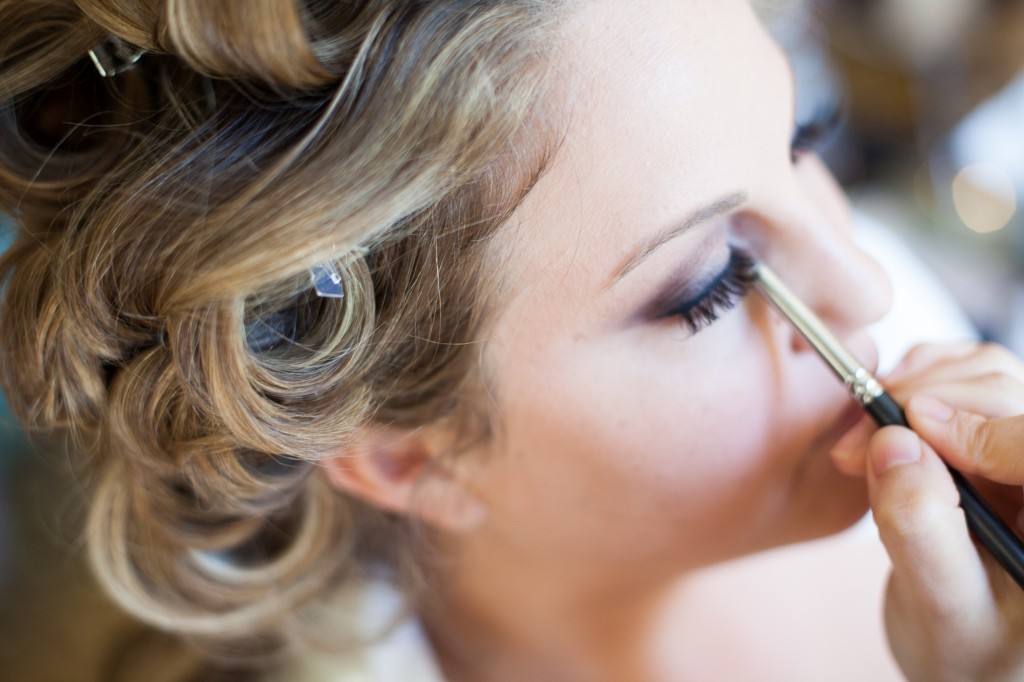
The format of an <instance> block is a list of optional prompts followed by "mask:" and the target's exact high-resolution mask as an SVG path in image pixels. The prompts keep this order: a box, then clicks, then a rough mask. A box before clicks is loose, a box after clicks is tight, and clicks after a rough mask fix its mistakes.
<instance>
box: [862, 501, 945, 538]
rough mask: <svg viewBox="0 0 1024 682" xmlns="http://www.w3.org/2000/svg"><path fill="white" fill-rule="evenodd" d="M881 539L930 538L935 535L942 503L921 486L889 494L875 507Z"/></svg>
mask: <svg viewBox="0 0 1024 682" xmlns="http://www.w3.org/2000/svg"><path fill="white" fill-rule="evenodd" d="M873 514H874V517H875V523H876V524H877V525H878V529H879V532H880V534H881V536H882V540H883V541H885V542H886V543H887V544H888V543H889V542H898V543H900V544H901V545H908V544H909V545H916V544H918V543H921V542H927V541H928V538H930V537H932V536H933V535H934V532H935V531H934V530H933V529H934V528H935V526H936V524H937V522H938V519H939V516H940V515H939V507H938V506H937V505H936V504H935V503H934V501H932V499H931V498H930V497H929V496H928V495H926V494H924V493H923V492H922V491H920V490H910V491H903V492H902V493H901V494H900V495H893V496H890V498H889V499H888V500H886V501H885V503H884V504H881V505H878V506H876V507H875V509H874V511H873Z"/></svg>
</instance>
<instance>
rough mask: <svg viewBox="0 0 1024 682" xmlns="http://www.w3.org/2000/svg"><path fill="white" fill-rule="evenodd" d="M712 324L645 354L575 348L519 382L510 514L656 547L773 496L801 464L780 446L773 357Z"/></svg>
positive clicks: (506, 461)
mask: <svg viewBox="0 0 1024 682" xmlns="http://www.w3.org/2000/svg"><path fill="white" fill-rule="evenodd" d="M717 326H718V325H716V327H717ZM712 330H715V328H711V329H709V330H706V332H704V333H702V334H705V333H706V334H707V336H706V337H705V338H704V339H702V338H701V335H698V337H695V338H694V339H692V340H691V341H692V342H687V343H686V344H681V343H680V342H679V340H678V339H679V336H680V335H675V336H667V337H666V338H665V339H664V340H663V343H664V346H663V347H659V348H657V349H654V348H646V349H645V350H646V351H647V352H640V351H637V350H636V347H635V346H633V347H631V350H623V349H617V348H614V347H607V346H605V347H592V348H577V349H575V350H576V352H574V353H571V354H569V353H566V354H564V355H562V356H561V357H560V359H559V361H557V362H555V363H552V365H550V366H547V367H544V368H541V369H540V371H537V372H536V373H535V374H532V375H520V376H518V377H517V378H516V379H511V380H510V383H509V386H508V389H509V392H508V393H507V394H505V392H504V391H503V395H505V397H506V398H507V400H506V401H505V404H506V406H507V409H506V411H505V415H504V416H505V418H504V420H503V421H504V423H505V426H506V429H507V433H506V438H507V443H508V452H506V453H505V454H504V455H503V456H502V458H503V462H502V465H501V468H502V470H503V472H502V475H501V476H500V479H501V481H500V485H501V490H500V491H498V492H497V497H498V498H500V501H498V504H499V506H500V507H502V509H503V512H504V514H503V515H504V516H506V517H507V518H509V519H514V521H512V523H514V524H516V525H518V526H520V530H523V531H527V527H531V526H533V527H532V528H530V529H529V530H528V531H527V532H530V533H534V534H535V535H534V537H535V538H536V537H537V536H536V534H537V533H540V534H541V535H544V534H547V535H552V536H557V540H554V542H555V543H557V544H559V546H560V547H561V548H562V549H564V547H565V545H566V544H578V545H586V544H587V543H589V542H591V541H596V540H597V539H598V538H605V539H607V538H609V537H610V536H614V537H615V538H616V540H615V542H616V543H618V544H616V545H615V546H616V547H617V548H618V550H619V551H621V550H622V549H623V546H624V545H623V544H622V543H627V544H628V543H631V542H636V543H639V544H642V545H644V547H643V548H640V547H633V548H631V551H633V552H641V551H648V552H649V551H652V550H653V549H655V548H657V547H662V549H663V548H664V547H666V546H672V547H676V548H677V551H678V549H679V548H682V547H684V546H689V547H693V546H694V545H695V544H697V543H706V542H708V537H709V536H710V535H713V534H721V533H722V531H723V529H728V528H730V527H732V526H734V525H736V524H739V523H741V522H742V520H743V519H744V518H746V517H747V516H748V515H749V514H750V513H751V511H755V512H757V511H759V510H760V509H762V508H764V509H768V508H769V507H771V506H772V505H773V504H774V503H775V500H774V497H773V493H772V491H773V490H777V489H778V486H777V485H775V483H776V482H778V481H779V480H782V479H785V477H786V476H787V475H788V472H789V470H790V469H791V468H792V462H791V461H790V460H788V459H787V458H786V457H784V456H780V453H779V452H778V449H777V448H776V447H773V445H772V444H773V443H777V439H774V438H773V435H774V429H775V428H776V424H777V422H778V421H779V420H780V417H779V415H778V414H776V413H775V411H776V409H777V408H778V406H779V405H780V404H781V400H780V398H779V396H778V395H777V394H776V392H775V389H774V388H773V387H774V386H776V385H777V382H775V381H773V376H774V374H775V371H774V368H773V365H772V362H771V358H770V357H769V352H768V350H767V349H766V348H764V344H763V343H762V344H751V343H749V342H748V340H747V339H745V332H744V330H743V329H742V324H736V323H735V322H734V324H733V325H729V324H726V321H725V320H723V321H722V323H721V328H720V329H718V330H715V331H717V332H719V333H717V334H711V333H710V332H711V331H712ZM698 340H700V341H701V342H700V343H698V342H697V341H698ZM730 340H731V341H730ZM661 343H662V340H660V341H659V344H661ZM762 502H763V504H762ZM641 529H642V530H641ZM597 544H599V545H602V546H607V543H606V542H602V543H597ZM657 551H661V550H657Z"/></svg>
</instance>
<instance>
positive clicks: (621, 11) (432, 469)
mask: <svg viewBox="0 0 1024 682" xmlns="http://www.w3.org/2000/svg"><path fill="white" fill-rule="evenodd" d="M77 5H78V6H79V7H80V9H78V8H76V7H75V6H74V5H72V4H70V3H53V4H52V5H48V6H46V8H45V10H46V13H49V14H48V15H46V16H43V14H44V13H43V11H42V10H41V9H40V8H39V7H38V6H37V5H35V4H29V3H23V2H14V1H8V2H5V3H3V4H2V5H0V8H2V9H0V17H2V19H3V24H4V25H5V26H19V27H24V28H21V29H20V30H18V31H15V32H14V36H13V37H7V38H4V40H5V41H6V44H5V45H4V48H5V49H2V50H0V54H4V55H5V57H4V59H5V62H4V63H3V71H2V72H0V85H2V88H3V90H4V92H5V94H4V97H5V102H6V104H5V118H6V120H5V123H4V125H5V133H6V134H5V135H4V142H3V145H4V146H3V152H2V153H3V156H2V159H3V161H2V164H0V165H2V168H3V171H2V172H3V175H2V181H3V184H2V189H0V192H2V194H0V196H2V197H3V201H4V205H5V207H6V208H7V210H8V212H11V213H13V214H14V216H15V217H16V218H17V219H18V220H19V222H20V223H21V224H22V226H23V228H24V231H23V233H22V235H21V236H20V238H19V241H18V242H17V243H16V245H15V246H14V248H13V249H12V251H11V252H10V253H9V254H8V255H7V256H6V257H5V259H4V261H3V270H4V272H5V273H6V276H7V278H8V290H7V293H6V297H5V301H4V307H3V319H2V321H0V328H2V329H3V335H4V338H3V344H2V347H3V348H4V356H3V369H4V372H3V375H4V378H5V383H6V389H7V390H8V392H9V393H10V395H11V398H12V402H13V404H14V407H15V409H17V410H18V412H19V414H20V416H21V417H22V418H23V419H24V420H25V421H26V422H27V423H28V424H29V425H30V426H32V427H35V428H42V429H47V430H52V429H63V430H66V431H68V432H69V433H70V435H71V437H72V438H73V439H74V443H75V444H76V445H77V448H78V450H80V451H81V453H82V455H81V456H82V458H83V459H85V460H86V463H87V465H88V466H89V468H90V471H91V472H92V473H93V485H94V490H95V492H94V497H93V500H94V501H93V505H92V507H91V509H90V516H89V524H88V535H89V541H90V555H91V558H92V560H93V563H94V565H95V567H96V570H97V574H98V575H99V577H100V578H101V580H102V581H103V583H104V584H105V585H106V587H107V588H108V589H109V590H110V591H111V593H112V594H113V595H114V596H115V597H116V598H117V599H118V600H119V601H120V603H121V604H122V605H123V606H125V607H126V608H128V609H129V610H131V611H132V612H134V613H135V614H136V615H138V616H139V617H140V618H142V619H144V620H147V621H149V622H151V623H154V624H156V625H157V626H159V627H162V628H166V629H170V630H173V631H177V632H181V633H185V634H190V635H196V636H201V637H203V638H205V639H206V640H208V641H213V642H219V643H221V644H223V645H230V646H236V647H237V646H241V644H240V643H249V644H250V645H253V646H252V648H250V649H241V651H243V652H245V651H251V650H256V651H267V650H268V649H270V648H271V647H272V645H276V644H281V643H285V644H291V645H292V646H293V647H302V646H306V647H308V646H311V645H312V643H315V642H316V641H317V640H319V639H324V638H331V637H334V636H336V635H338V634H345V633H344V632H342V633H337V632H327V631H325V630H326V628H325V627H324V625H323V623H324V620H322V618H320V617H318V610H319V611H324V610H328V611H329V610H330V609H329V608H328V609H324V608H323V607H322V604H321V602H322V600H323V598H324V597H325V596H327V595H329V594H332V593H334V592H335V591H337V590H338V589H345V588H346V587H351V586H353V585H362V584H366V583H367V581H374V580H384V581H386V582H388V583H394V584H398V585H400V586H401V587H402V588H403V589H404V590H405V591H406V592H407V594H409V595H410V603H412V604H414V605H415V608H416V612H417V614H418V616H419V619H420V620H421V622H422V624H423V626H424V629H425V631H426V632H427V633H428V635H429V638H430V641H431V644H432V646H433V648H434V651H435V653H436V656H437V660H438V662H439V663H440V666H441V668H442V669H443V672H444V674H445V676H446V677H447V678H448V679H450V680H506V679H507V680H522V679H531V680H601V679H608V680H647V679H658V680H662V679H663V680H679V679H689V678H690V677H692V675H693V674H694V673H693V671H694V670H698V669H702V668H701V667H700V666H701V665H702V664H704V663H706V661H704V660H701V655H700V651H699V648H698V647H692V648H690V649H688V650H687V652H688V653H687V655H686V656H680V655H678V653H677V651H678V650H671V651H669V652H668V653H666V651H665V650H664V649H662V648H660V647H659V645H658V642H660V641H663V640H664V639H665V638H667V637H668V638H670V637H671V636H672V635H673V634H675V633H676V632H678V631H679V630H678V629H674V627H673V624H674V623H677V622H679V621H680V620H681V619H682V620H684V619H685V614H683V613H679V612H677V611H678V610H680V609H685V608H686V607H687V605H686V603H685V601H684V602H681V603H680V602H676V601H673V600H672V599H671V598H670V595H671V593H672V590H673V588H674V587H675V586H676V585H678V583H679V581H680V580H681V579H682V578H683V577H685V576H687V575H690V574H693V573H695V572H696V571H698V570H701V569H706V568H707V567H709V566H714V565H716V564H719V563H721V562H725V561H727V560H730V559H733V558H737V557H741V556H744V555H748V554H751V553H753V552H757V551H759V550H762V549H766V548H770V547H777V546H780V545H784V544H787V543H793V542H797V541H800V540H806V539H810V538H816V537H821V536H825V535H828V534H832V533H835V532H837V531H839V530H842V529H843V528H846V527H847V526H849V525H850V524H852V523H854V522H855V521H856V520H857V519H858V518H860V517H861V516H862V515H863V514H864V513H865V511H866V509H867V488H866V487H865V485H864V483H863V481H861V480H860V479H859V478H857V477H847V476H845V475H843V474H842V473H840V471H839V470H838V469H837V467H836V466H835V465H834V464H833V463H832V461H831V460H830V458H829V457H828V454H829V452H830V450H832V448H833V446H834V445H835V444H836V443H837V441H838V440H839V439H840V437H841V436H842V435H843V434H844V432H845V431H846V430H847V429H849V428H850V427H851V426H852V425H853V424H854V423H855V422H856V420H857V417H858V413H857V412H856V411H855V410H854V409H852V408H851V407H850V402H849V401H848V399H847V398H846V397H845V396H844V393H843V391H842V390H841V387H838V386H836V385H835V381H834V379H833V378H832V377H831V376H830V375H829V374H828V372H827V371H826V370H825V369H824V368H823V366H822V365H821V363H820V361H819V360H818V359H817V358H816V357H815V356H814V354H813V353H812V352H810V351H809V349H808V348H807V347H806V346H805V345H804V344H803V343H802V342H801V341H800V340H799V339H798V338H797V337H796V336H795V335H794V333H793V332H792V331H791V330H790V329H789V328H788V327H787V326H786V325H784V324H783V323H782V322H781V321H780V320H779V319H778V318H777V317H775V316H773V315H772V314H771V312H770V311H769V309H768V307H767V306H766V304H764V303H763V302H762V301H760V300H757V299H756V298H754V297H746V298H745V297H744V294H745V293H746V292H747V289H748V284H749V281H748V280H749V273H748V259H749V257H750V256H756V257H758V258H762V259H764V260H766V261H767V262H769V263H771V264H772V265H773V266H774V267H775V269H776V270H778V271H779V272H781V273H783V275H784V276H785V277H786V278H787V280H788V281H789V282H790V283H791V285H792V286H793V287H794V288H795V289H796V290H797V291H798V292H799V293H800V294H801V295H802V296H804V297H805V299H806V300H807V301H808V302H809V304H811V305H812V307H814V308H815V309H817V311H818V312H819V313H820V314H821V315H822V317H823V318H825V320H826V321H827V322H828V323H829V324H830V325H831V326H832V328H833V329H834V330H835V331H836V332H837V333H838V334H839V335H840V336H842V337H843V338H844V339H845V340H846V341H847V342H848V343H849V344H850V345H851V346H852V347H853V348H854V349H855V351H856V352H857V353H859V354H860V355H861V356H865V357H870V356H871V355H872V353H873V349H872V345H871V342H870V340H869V339H868V337H867V336H866V334H865V333H864V331H863V329H864V326H865V325H867V324H868V323H870V322H871V321H873V320H875V319H877V318H878V317H879V316H880V315H881V314H882V313H883V312H884V311H885V310H886V308H887V305H888V290H887V284H886V281H885V279H884V276H883V275H882V273H881V272H880V271H879V269H878V268H877V267H876V266H875V265H874V263H873V261H871V259H870V258H868V257H867V256H865V255H864V254H863V253H862V252H860V251H859V250H858V249H857V248H856V247H855V246H854V245H853V243H852V241H851V235H850V227H849V222H848V218H847V214H846V207H845V204H844V202H843V199H842V197H841V194H840V192H839V191H838V189H837V188H836V187H835V186H834V184H833V183H832V181H831V180H830V178H829V176H828V174H827V172H826V171H825V170H824V169H823V167H822V165H821V164H820V163H819V162H818V161H817V160H816V159H815V158H814V157H813V156H812V155H809V154H805V153H804V152H802V151H801V150H800V149H791V146H790V142H791V139H792V138H793V129H794V125H795V122H794V121H793V114H792V111H793V106H792V102H793V97H794V93H793V83H792V79H791V75H790V71H789V69H788V66H787V63H786V61H785V59H784V57H783V56H782V54H781V52H780V51H779V49H778V48H777V47H776V46H775V45H774V44H773V43H772V42H771V40H770V39H769V38H768V37H767V36H766V35H765V34H764V32H763V31H762V30H761V28H760V27H759V25H758V23H757V20H756V18H755V16H754V14H753V12H752V10H751V9H750V7H749V6H748V5H747V3H745V2H742V1H741V0H729V1H728V2H722V1H721V0H715V1H713V2H712V1H711V0H687V1H686V2H681V1H679V0H645V1H644V2H642V3H615V2H611V1H610V0H608V1H605V0H593V1H590V2H585V3H570V2H565V3H559V2H549V1H547V0H522V1H521V2H494V1H492V2H485V1H482V0H478V1H475V2H471V1H454V0H453V1H450V2H430V3H402V2H388V1H386V0H378V1H376V2H365V3H357V4H344V5H339V4H337V3H329V2H319V3H316V2H309V3H305V4H301V5H300V4H298V3H285V2H280V3H261V4H259V5H253V4H248V3H240V2H239V3H228V2H224V3H207V2H204V1H201V0H190V1H189V0H167V1H166V2H164V3H156V4H153V3H138V4H136V3H132V2H98V1H94V0H90V1H86V0H80V1H79V2H78V3H77ZM108 35H113V36H115V37H117V38H120V39H123V40H124V41H125V42H126V43H128V44H130V45H133V46H138V47H140V48H141V49H143V50H145V51H146V54H144V55H143V56H142V58H141V59H140V61H139V63H138V65H137V66H136V67H135V68H134V69H132V70H130V71H127V72H125V73H122V74H119V75H117V76H116V77H114V78H113V79H109V80H101V79H99V78H98V77H95V76H92V75H91V74H90V75H88V76H87V75H86V73H87V72H88V69H89V68H91V65H90V64H89V63H88V62H87V61H85V60H84V59H83V58H82V55H84V54H86V53H87V52H88V51H89V50H90V49H93V48H94V47H95V46H97V45H101V44H104V40H105V38H106V36H108ZM101 52H102V50H101ZM94 54H95V50H94ZM101 56H102V54H101ZM72 94H73V96H71V95H72ZM86 96H87V97H86ZM66 121H75V122H78V123H77V124H76V125H72V126H68V125H66V124H65V123H64V122H66ZM324 264H329V265H330V266H331V267H333V268H337V270H338V271H339V274H340V284H341V287H342V288H343V297H342V298H337V297H325V296H321V295H318V294H317V292H316V291H315V289H314V287H313V286H312V284H311V280H310V274H309V273H310V269H311V268H314V272H318V271H319V270H317V269H316V268H319V267H321V266H323V265H324ZM986 362H988V361H986ZM988 364H989V365H991V364H992V363H991V362H988ZM995 365H996V366H997V367H999V368H1002V367H1003V366H1004V365H1006V366H1011V367H1012V368H1011V369H1006V370H1005V371H1006V372H1017V371H1019V370H1017V369H1015V368H1016V365H1013V364H1012V363H1011V361H1009V360H1007V359H1005V358H1002V357H1000V359H999V360H998V361H997V362H996V363H995ZM989 369H991V367H989ZM911 375H912V376H913V377H914V381H913V382H909V383H908V384H907V385H908V386H909V385H913V386H914V387H915V390H917V391H922V390H924V388H925V387H928V386H931V384H930V383H929V381H928V380H926V379H924V378H922V377H921V376H920V375H919V374H918V373H916V372H911ZM961 380H962V377H954V378H950V377H946V378H944V379H942V380H940V381H939V383H942V382H945V383H944V384H943V385H946V384H949V383H956V382H957V381H961ZM915 382H916V383H915ZM896 388H897V389H898V386H897V387H896ZM929 390H930V389H929ZM897 394H898V395H901V394H900V391H899V390H897ZM965 407H971V406H965ZM861 449H862V448H861ZM848 459H853V458H848ZM897 568H898V569H899V568H900V567H899V566H898V567H897ZM417 586H419V587H420V589H416V588H417ZM319 615H320V616H322V615H323V614H322V613H321V614H319ZM1002 643H1003V644H1007V645H1009V644H1010V642H1002ZM235 651H236V652H237V651H238V649H235ZM793 655H794V656H799V655H801V652H793ZM984 662H985V663H986V665H987V664H988V663H990V662H991V658H986V659H985V661H984ZM980 665H981V664H979V666H980ZM721 670H722V671H725V670H728V667H727V662H723V666H722V668H721ZM977 670H981V668H980V667H978V668H975V669H974V671H977ZM722 674H723V675H726V674H727V673H722ZM768 677H770V675H768ZM722 679H725V677H722Z"/></svg>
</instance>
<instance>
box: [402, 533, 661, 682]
mask: <svg viewBox="0 0 1024 682" xmlns="http://www.w3.org/2000/svg"><path fill="white" fill-rule="evenodd" d="M444 554H445V555H446V559H447V560H446V561H445V562H444V566H443V568H441V569H439V570H435V571H434V575H433V579H432V583H433V587H434V593H435V595H436V598H435V599H433V600H432V601H431V603H430V604H428V605H426V606H425V608H424V612H423V613H422V619H423V623H424V626H425V628H426V630H427V632H428V633H429V636H430V638H431V640H432V643H433V645H434V648H435V651H436V653H437V656H438V659H439V662H440V664H441V667H442V669H443V670H444V672H445V676H446V679H448V680H450V682H467V681H469V680H472V681H473V682H505V681H510V680H524V679H529V680H536V681H538V682H545V681H548V680H550V681H552V682H554V681H555V680H557V681H558V682H570V681H571V682H575V681H576V680H587V681H588V682H591V681H599V680H609V681H611V680H623V679H631V680H634V679H636V680H639V679H651V677H652V674H651V672H650V665H651V664H652V662H651V661H649V660H648V651H647V649H648V647H649V641H650V640H651V639H652V635H653V630H654V628H655V624H656V620H657V618H658V616H659V615H660V614H659V611H660V609H661V607H662V604H663V603H664V601H665V599H666V597H667V595H668V594H669V592H670V589H671V588H672V586H673V584H674V582H675V581H674V579H673V577H672V576H659V577H656V576H653V575H651V574H650V573H645V574H643V575H640V574H639V573H638V571H637V570H636V569H635V568H634V567H630V568H631V569H632V570H625V567H623V566H617V567H607V566H601V567H597V566H595V565H593V564H592V563H590V564H588V563H587V562H572V563H571V564H570V565H566V564H553V563H552V562H550V561H536V560H524V559H523V557H521V556H519V557H518V558H517V557H515V556H513V555H512V553H510V552H503V551H501V550H500V549H496V548H494V547H488V548H487V549H486V550H484V548H480V547H473V546H470V545H464V546H460V547H458V548H455V549H452V548H446V549H445V550H444Z"/></svg>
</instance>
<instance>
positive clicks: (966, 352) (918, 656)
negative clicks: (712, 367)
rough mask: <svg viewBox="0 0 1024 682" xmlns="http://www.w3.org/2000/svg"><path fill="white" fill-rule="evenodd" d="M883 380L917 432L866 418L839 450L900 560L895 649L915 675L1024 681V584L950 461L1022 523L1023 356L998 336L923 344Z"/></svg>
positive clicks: (892, 599) (890, 614) (891, 604)
mask: <svg viewBox="0 0 1024 682" xmlns="http://www.w3.org/2000/svg"><path fill="white" fill-rule="evenodd" d="M883 383H885V384H886V388H887V389H888V390H889V391H890V392H891V393H892V394H893V396H894V397H895V398H896V399H897V401H898V402H900V404H902V405H904V406H905V409H906V412H907V418H908V421H910V424H911V426H912V427H913V428H914V430H915V431H916V432H917V433H916V434H915V433H914V432H912V431H910V430H908V429H904V428H900V427H887V428H884V429H881V430H878V429H876V428H875V427H874V426H873V424H872V423H871V422H869V421H867V420H865V421H863V422H861V423H860V424H858V425H857V426H856V427H854V429H852V430H851V431H850V432H849V433H848V434H847V435H846V436H844V438H843V439H842V440H841V441H840V442H839V443H838V444H837V445H836V447H835V449H834V451H833V453H832V454H833V459H834V461H835V462H836V465H837V467H839V468H840V469H841V470H842V471H844V472H846V473H850V474H854V475H863V476H866V477H867V482H868V490H869V496H870V500H871V507H872V510H873V512H874V516H875V521H876V523H877V524H878V528H879V534H880V536H881V538H882V542H883V543H884V544H885V547H886V550H887V551H888V552H889V555H890V557H891V558H892V562H893V572H892V575H891V576H890V580H889V587H888V590H887V594H886V604H885V621H886V629H887V632H888V635H889V640H890V644H891V645H892V649H893V652H894V654H895V656H896V659H897V661H898V662H899V664H900V666H901V668H902V669H903V671H904V673H905V674H906V675H907V676H908V678H909V679H911V680H928V681H929V682H932V681H947V680H948V681H953V680H958V681H961V680H962V681H963V682H967V681H971V682H989V681H996V680H1024V590H1021V588H1020V587H1019V586H1018V585H1017V584H1016V583H1015V582H1014V581H1013V580H1012V579H1011V578H1010V577H1009V576H1007V575H1006V573H1005V572H1004V571H1003V570H1002V568H1001V567H1000V566H999V565H998V564H996V563H995V561H993V560H992V559H991V557H989V556H988V554H987V553H986V552H985V551H984V550H983V549H979V548H978V547H976V545H975V544H974V543H973V541H972V540H971V537H970V534H969V533H968V530H967V526H966V523H965V520H964V515H963V512H962V511H961V510H960V509H959V507H958V501H959V495H958V493H957V491H956V488H955V486H954V485H953V481H952V479H951V478H950V476H949V473H948V472H947V471H946V468H945V466H944V465H943V463H942V459H944V460H946V461H947V462H949V463H950V464H951V465H952V466H954V467H955V468H957V469H959V470H960V471H961V472H962V473H964V474H965V475H967V476H968V478H970V480H971V481H972V483H973V484H975V487H977V488H978V490H979V492H981V494H982V495H983V496H984V497H985V498H986V500H987V501H989V502H990V504H991V505H992V506H993V508H994V509H996V511H997V513H999V514H1000V515H1001V516H1002V517H1003V518H1004V520H1006V521H1007V522H1008V523H1009V524H1010V525H1011V527H1014V526H1016V527H1017V528H1020V525H1019V523H1018V522H1019V520H1020V518H1021V510H1022V508H1024V505H1022V495H1021V492H1022V489H1021V485H1022V484H1024V416H1017V415H1022V414H1024V364H1022V363H1021V361H1020V360H1018V359H1017V358H1015V357H1014V356H1013V355H1011V354H1010V353H1009V352H1007V351H1005V350H1004V349H1001V348H999V347H997V346H992V345H988V344H969V345H959V346H921V347H919V348H917V349H915V350H914V351H912V352H911V353H910V354H908V356H907V358H906V359H905V360H904V361H903V363H901V365H900V367H898V368H897V369H896V371H895V372H893V373H892V374H891V375H890V376H889V377H887V378H886V379H885V380H884V381H883ZM918 434H919V436H920V437H919V436H918ZM940 455H941V458H942V459H940V457H939V456H940ZM979 477H980V478H979Z"/></svg>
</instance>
